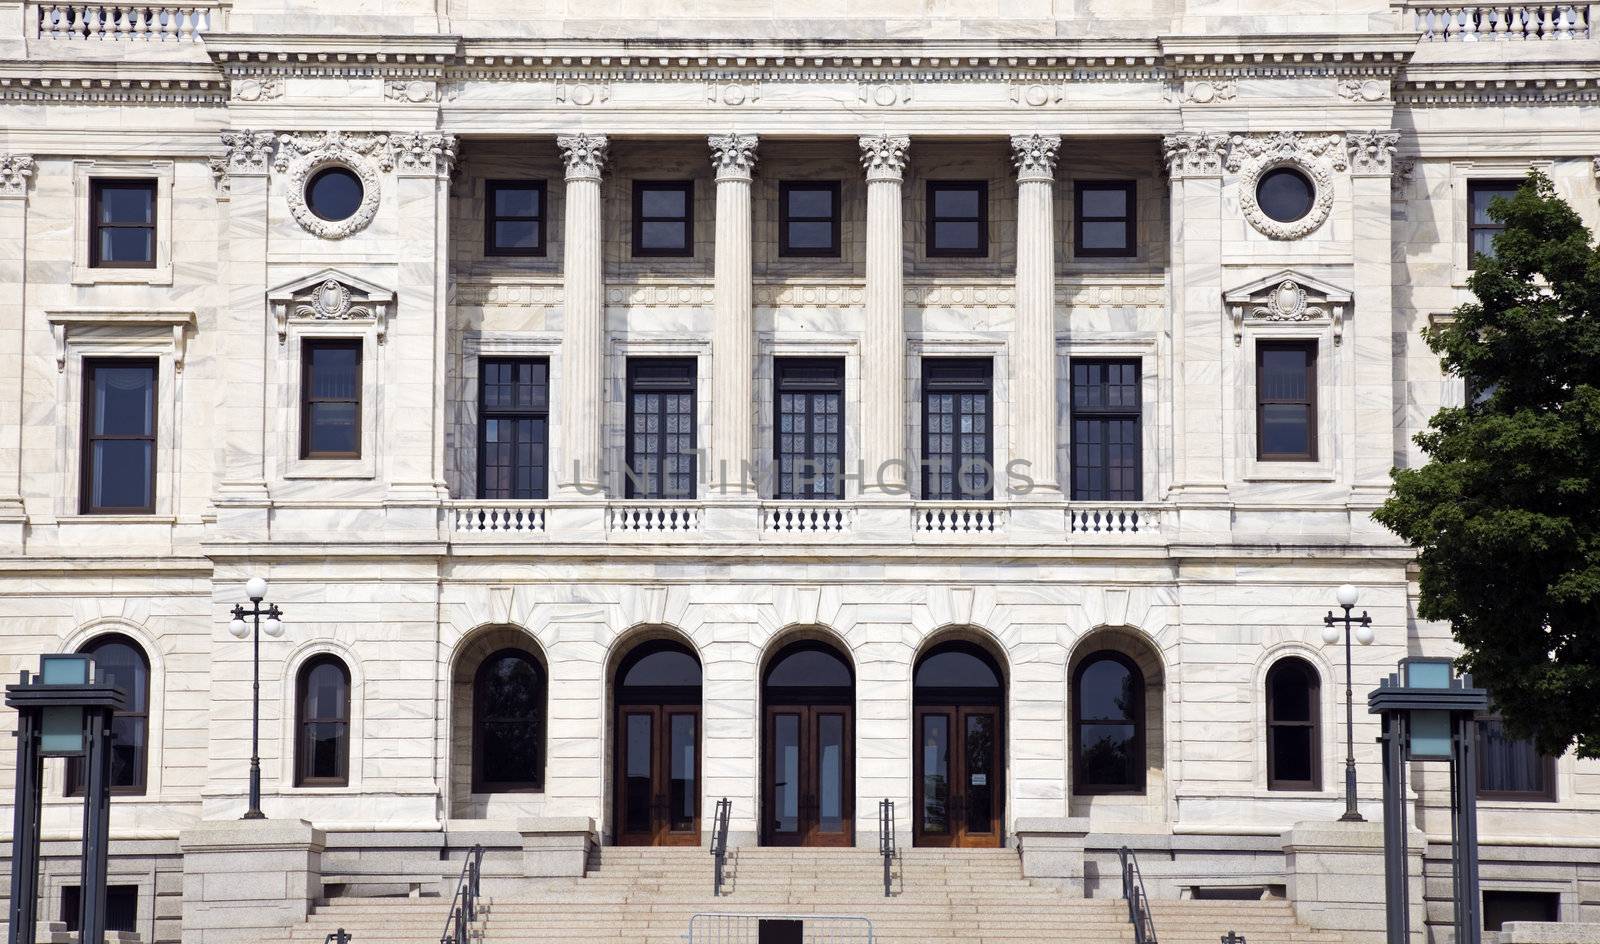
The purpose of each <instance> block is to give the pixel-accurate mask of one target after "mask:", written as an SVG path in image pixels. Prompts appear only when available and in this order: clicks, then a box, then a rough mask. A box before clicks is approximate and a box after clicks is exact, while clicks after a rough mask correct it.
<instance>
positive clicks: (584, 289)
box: [556, 134, 607, 499]
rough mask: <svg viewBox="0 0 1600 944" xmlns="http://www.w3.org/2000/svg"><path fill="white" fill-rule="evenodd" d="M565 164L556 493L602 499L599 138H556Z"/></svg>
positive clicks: (602, 153)
mask: <svg viewBox="0 0 1600 944" xmlns="http://www.w3.org/2000/svg"><path fill="white" fill-rule="evenodd" d="M556 146H557V147H559V148H560V149H561V157H562V159H563V160H564V161H566V165H567V193H566V224H565V229H564V236H563V239H564V243H563V246H562V251H563V252H564V253H565V256H564V258H565V264H564V266H563V280H562V282H563V287H564V289H565V293H564V294H565V304H564V308H565V320H564V322H563V328H562V343H561V450H560V453H559V454H558V456H557V459H556V462H557V466H556V468H557V471H556V488H557V489H558V491H559V492H560V493H562V495H563V497H568V498H580V497H582V498H596V499H599V498H604V497H605V492H604V487H603V485H602V483H603V481H604V475H603V474H602V472H601V465H600V456H601V452H600V430H601V426H602V424H603V422H604V416H603V410H604V409H605V397H604V396H603V395H602V393H603V389H604V383H605V351H604V342H605V276H604V274H603V270H602V268H601V261H602V257H603V248H602V247H603V245H604V243H603V235H604V234H603V232H602V228H601V219H602V217H601V209H600V172H601V171H602V170H603V169H604V167H605V163H606V146H607V141H606V137H605V135H603V134H564V135H561V136H560V137H557V138H556Z"/></svg>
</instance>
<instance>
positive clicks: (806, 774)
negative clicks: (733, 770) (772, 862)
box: [761, 705, 855, 846]
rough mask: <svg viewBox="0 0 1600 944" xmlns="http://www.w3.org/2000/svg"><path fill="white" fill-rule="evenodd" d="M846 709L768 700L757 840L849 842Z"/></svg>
mask: <svg viewBox="0 0 1600 944" xmlns="http://www.w3.org/2000/svg"><path fill="white" fill-rule="evenodd" d="M852 720H853V719H852V715H851V711H850V708H849V707H847V706H842V705H805V706H797V705H770V706H768V707H767V710H766V724H765V738H764V740H763V742H762V743H763V744H764V745H765V751H764V753H765V757H764V759H763V763H762V768H763V769H762V778H761V780H762V797H761V800H762V810H763V811H764V815H763V817H762V825H763V830H762V837H761V839H762V842H764V843H766V844H767V845H772V846H848V845H851V844H852V843H854V841H855V825H854V821H855V758H854V756H853V753H854V751H853V748H852V745H853V744H854V743H855V734H854V731H853V729H852Z"/></svg>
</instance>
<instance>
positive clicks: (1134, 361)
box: [1067, 357, 1144, 502]
mask: <svg viewBox="0 0 1600 944" xmlns="http://www.w3.org/2000/svg"><path fill="white" fill-rule="evenodd" d="M1079 365H1082V366H1085V367H1088V366H1098V367H1111V366H1117V367H1126V366H1129V365H1131V366H1132V367H1133V375H1134V376H1133V396H1134V400H1133V405H1132V406H1131V407H1128V406H1122V407H1117V408H1112V407H1110V406H1108V405H1106V404H1105V402H1104V400H1105V397H1104V396H1102V398H1101V400H1102V402H1101V405H1100V406H1098V407H1090V406H1087V405H1083V404H1081V403H1080V401H1079V395H1078V390H1079V385H1078V383H1077V368H1078V367H1079ZM1067 369H1068V371H1069V376H1070V390H1069V391H1068V398H1069V399H1068V405H1067V420H1068V423H1069V426H1068V427H1067V428H1068V429H1069V430H1071V431H1072V436H1071V439H1070V440H1069V445H1070V450H1071V451H1070V453H1069V455H1068V457H1067V460H1068V461H1067V474H1068V476H1069V480H1070V484H1069V487H1070V495H1071V500H1072V501H1096V502H1100V501H1104V502H1123V501H1135V502H1137V501H1143V500H1144V361H1143V359H1142V358H1138V357H1074V358H1072V359H1071V360H1070V361H1069V362H1068V365H1067ZM1102 386H1104V387H1110V386H1111V384H1109V383H1107V384H1103V385H1102ZM1080 420H1081V421H1083V422H1096V423H1103V424H1106V425H1108V426H1109V424H1111V423H1113V422H1119V421H1120V422H1126V421H1128V420H1132V421H1133V429H1134V441H1135V443H1136V445H1137V448H1136V449H1135V451H1134V463H1133V481H1134V489H1133V494H1132V495H1129V496H1116V495H1112V494H1110V491H1111V490H1110V488H1109V487H1108V488H1107V493H1108V494H1107V495H1105V496H1104V497H1096V496H1092V495H1086V494H1084V492H1085V491H1086V489H1083V488H1080V487H1079V484H1078V469H1079V468H1080V465H1079V463H1078V447H1079V446H1080V445H1081V444H1080V443H1079V442H1078V423H1079V421H1080ZM1101 446H1102V447H1105V446H1106V444H1105V442H1104V441H1102V442H1101ZM1100 458H1101V459H1102V461H1103V462H1104V463H1105V468H1106V469H1107V470H1108V472H1109V469H1110V468H1111V466H1110V462H1109V456H1108V455H1107V454H1106V451H1105V449H1102V454H1101V457H1100Z"/></svg>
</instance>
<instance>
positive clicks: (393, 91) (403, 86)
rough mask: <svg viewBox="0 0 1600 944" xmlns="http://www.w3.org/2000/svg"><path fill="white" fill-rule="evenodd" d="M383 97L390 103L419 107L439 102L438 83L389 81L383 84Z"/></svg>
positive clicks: (415, 80) (406, 80)
mask: <svg viewBox="0 0 1600 944" xmlns="http://www.w3.org/2000/svg"><path fill="white" fill-rule="evenodd" d="M383 97H384V98H386V99H388V100H389V101H391V102H406V103H409V104H412V105H421V104H423V103H424V102H436V101H438V100H439V83H437V82H433V81H429V80H426V79H390V80H388V81H387V82H384V83H383Z"/></svg>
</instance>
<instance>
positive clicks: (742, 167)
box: [706, 133, 758, 180]
mask: <svg viewBox="0 0 1600 944" xmlns="http://www.w3.org/2000/svg"><path fill="white" fill-rule="evenodd" d="M706 143H707V144H709V145H711V166H712V167H715V168H716V170H717V179H718V180H749V179H750V175H751V174H752V173H753V172H754V171H755V167H756V145H757V144H758V141H757V138H756V136H755V135H753V134H736V133H729V134H713V135H709V136H708V137H707V138H706Z"/></svg>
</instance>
